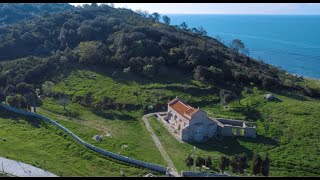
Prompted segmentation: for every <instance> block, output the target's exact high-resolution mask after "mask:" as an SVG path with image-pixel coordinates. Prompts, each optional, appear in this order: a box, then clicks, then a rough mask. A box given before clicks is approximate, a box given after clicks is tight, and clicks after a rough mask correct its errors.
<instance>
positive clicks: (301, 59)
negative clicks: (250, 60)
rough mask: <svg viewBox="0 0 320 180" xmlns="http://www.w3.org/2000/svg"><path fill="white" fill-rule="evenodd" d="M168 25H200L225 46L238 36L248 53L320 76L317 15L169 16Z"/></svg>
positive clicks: (305, 73) (285, 66) (319, 41)
mask: <svg viewBox="0 0 320 180" xmlns="http://www.w3.org/2000/svg"><path fill="white" fill-rule="evenodd" d="M168 16H169V17H170V18H171V24H173V25H180V24H181V23H182V22H186V23H187V24H188V27H191V28H192V27H199V26H202V27H204V29H205V30H206V31H207V32H208V35H209V36H211V37H214V38H216V37H219V38H220V39H221V41H222V42H223V43H224V44H226V45H228V44H230V42H231V41H232V40H233V39H241V40H242V41H243V42H244V43H245V46H246V47H247V48H248V49H249V53H250V54H249V55H250V56H251V57H254V58H256V59H261V60H263V61H264V62H266V63H268V64H271V65H274V66H276V67H280V68H281V69H284V70H286V71H288V72H290V73H293V74H297V75H302V76H305V77H311V78H315V79H320V16H316V15H312V16H305V15H177V14H171V15H168Z"/></svg>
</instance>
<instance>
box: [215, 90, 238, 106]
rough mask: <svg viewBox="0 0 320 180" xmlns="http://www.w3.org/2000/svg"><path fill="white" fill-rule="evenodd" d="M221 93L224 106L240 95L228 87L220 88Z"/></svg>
mask: <svg viewBox="0 0 320 180" xmlns="http://www.w3.org/2000/svg"><path fill="white" fill-rule="evenodd" d="M219 95H220V99H221V102H222V104H223V105H224V106H226V105H227V104H228V103H229V102H231V101H233V100H235V99H236V98H237V97H238V96H237V95H236V94H235V93H234V92H232V91H228V90H226V89H222V90H220V92H219Z"/></svg>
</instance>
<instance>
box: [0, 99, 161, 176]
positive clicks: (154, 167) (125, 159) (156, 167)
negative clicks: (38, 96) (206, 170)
mask: <svg viewBox="0 0 320 180" xmlns="http://www.w3.org/2000/svg"><path fill="white" fill-rule="evenodd" d="M0 106H1V107H3V108H4V109H6V110H8V111H11V112H14V113H17V114H23V115H27V116H32V117H37V118H40V119H42V120H44V121H47V122H49V123H51V124H53V125H55V126H57V127H58V128H60V129H61V130H63V131H65V132H67V133H68V134H69V135H71V136H72V137H73V138H74V139H75V140H77V141H78V142H79V143H81V144H82V145H84V146H86V147H88V148H90V149H92V150H93V151H95V152H97V153H100V154H103V155H105V156H108V157H111V158H113V159H117V160H119V161H123V162H127V163H129V164H133V165H136V166H139V167H144V168H147V169H150V170H153V171H158V172H162V173H166V171H167V167H163V166H160V165H156V164H152V163H148V162H144V161H140V160H137V159H133V158H129V157H126V156H122V155H119V154H115V153H112V152H109V151H106V150H104V149H101V148H98V147H96V146H94V145H92V144H89V143H87V142H85V141H83V140H82V139H81V138H79V137H78V136H77V135H75V134H74V133H73V132H71V131H70V130H69V129H67V128H65V127H64V126H62V125H61V124H59V123H57V122H56V121H53V120H51V119H50V118H47V117H45V116H42V115H40V114H35V113H32V112H29V111H25V110H21V109H16V108H13V107H11V106H8V105H5V104H3V103H0Z"/></svg>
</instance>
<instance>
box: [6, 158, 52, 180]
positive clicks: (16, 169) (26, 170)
mask: <svg viewBox="0 0 320 180" xmlns="http://www.w3.org/2000/svg"><path fill="white" fill-rule="evenodd" d="M0 172H5V173H8V174H11V175H14V176H18V177H58V176H57V175H55V174H52V173H50V172H47V171H45V170H42V169H39V168H37V167H34V166H31V165H29V164H25V163H22V162H18V161H14V160H10V159H6V158H2V157H0Z"/></svg>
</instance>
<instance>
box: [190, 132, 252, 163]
mask: <svg viewBox="0 0 320 180" xmlns="http://www.w3.org/2000/svg"><path fill="white" fill-rule="evenodd" d="M190 144H191V145H193V146H195V147H196V148H199V149H202V150H205V151H218V152H221V153H223V154H225V155H227V156H232V155H235V154H239V153H246V154H247V155H248V157H249V158H252V155H253V152H252V151H251V150H250V149H248V148H246V147H244V146H242V145H241V144H240V143H239V140H238V139H237V138H236V137H224V138H223V139H222V140H219V139H217V138H214V139H210V140H208V141H206V142H203V143H195V142H192V143H190Z"/></svg>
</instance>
